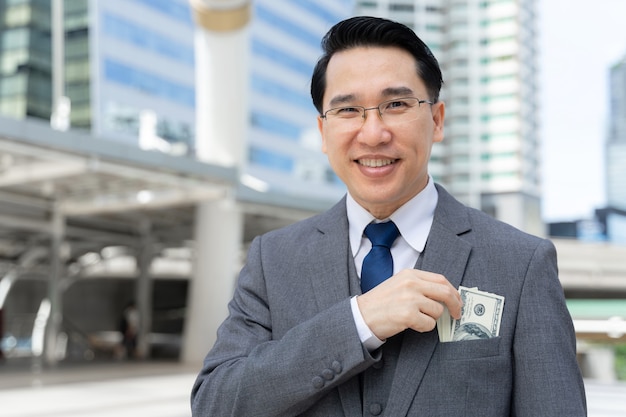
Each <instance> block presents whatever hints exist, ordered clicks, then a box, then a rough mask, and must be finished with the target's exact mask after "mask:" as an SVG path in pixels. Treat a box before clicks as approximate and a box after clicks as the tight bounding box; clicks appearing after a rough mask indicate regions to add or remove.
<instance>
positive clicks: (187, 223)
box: [0, 0, 626, 416]
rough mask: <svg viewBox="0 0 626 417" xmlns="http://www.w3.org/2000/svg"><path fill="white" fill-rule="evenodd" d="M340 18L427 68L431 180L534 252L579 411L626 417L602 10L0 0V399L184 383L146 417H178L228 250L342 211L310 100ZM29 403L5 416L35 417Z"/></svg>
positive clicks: (620, 113)
mask: <svg viewBox="0 0 626 417" xmlns="http://www.w3.org/2000/svg"><path fill="white" fill-rule="evenodd" d="M352 15H375V16H381V17H387V18H391V19H394V20H397V21H400V22H402V23H404V24H406V25H408V26H410V27H411V28H413V29H414V30H415V31H416V32H417V34H418V35H419V36H420V37H421V38H422V39H423V40H424V41H425V42H426V44H428V46H429V47H430V48H431V50H432V51H433V53H434V55H435V56H436V57H437V58H438V60H439V62H440V65H441V67H442V70H443V75H444V81H445V85H444V90H443V92H442V99H443V100H444V101H445V102H446V106H447V117H446V128H445V129H446V138H445V140H444V142H442V143H438V144H435V147H434V149H433V155H432V158H431V162H430V173H431V175H432V176H433V177H434V179H435V181H437V182H439V183H441V184H442V185H443V186H444V187H446V188H447V189H448V191H450V192H451V193H452V194H453V195H454V196H455V197H457V198H458V199H460V200H461V201H463V202H464V203H466V204H468V205H470V206H473V207H476V208H478V209H480V210H483V211H484V212H486V213H488V214H490V215H492V216H494V217H496V218H498V219H501V220H503V221H505V222H508V223H510V224H512V225H514V226H516V227H518V228H520V229H522V230H525V231H527V232H529V233H533V234H537V235H540V236H544V237H549V238H551V239H552V240H553V241H554V242H555V244H556V246H557V249H558V251H559V270H560V278H561V281H562V284H563V287H564V290H565V294H566V297H567V301H568V307H569V309H570V312H571V314H572V317H573V318H574V323H575V327H576V332H577V340H578V352H579V362H580V365H581V369H582V370H583V374H584V376H585V381H586V383H587V384H588V392H589V395H590V405H591V406H594V407H596V409H594V408H593V407H590V411H594V410H595V411H594V412H595V414H594V413H593V412H590V415H597V416H599V415H626V404H624V400H621V402H620V400H619V398H626V394H625V393H626V386H625V385H624V384H625V382H624V381H625V380H626V321H625V318H626V261H624V259H626V25H624V24H623V17H624V16H626V2H623V1H622V0H596V1H595V2H593V4H589V2H587V1H583V0H570V1H565V0H563V1H560V0H316V1H313V0H291V1H288V0H106V1H104V0H46V1H43V0H0V17H1V19H0V337H1V345H0V347H1V349H0V354H1V355H0V356H1V357H0V376H2V378H3V379H4V381H3V383H2V384H0V388H2V389H7V390H10V395H7V399H8V398H13V399H15V398H22V397H20V396H19V395H18V394H17V393H18V389H19V388H20V387H21V388H24V389H25V390H26V391H24V392H23V394H24V395H25V396H31V395H32V392H31V391H30V389H32V387H33V386H36V387H38V388H39V390H40V391H41V387H42V386H48V385H53V386H54V387H57V384H58V383H60V382H62V381H64V380H65V381H66V382H68V381H70V380H71V381H73V382H76V381H77V380H80V381H84V380H88V379H89V378H90V376H91V379H98V378H103V376H102V375H103V374H106V372H107V371H105V370H107V369H115V370H118V371H119V372H120V373H122V374H123V375H124V378H125V379H128V378H130V377H137V378H139V377H148V376H149V377H151V378H153V379H152V380H154V378H156V377H157V374H158V375H161V376H162V375H163V374H167V375H170V377H171V375H172V374H174V375H176V376H180V375H181V374H182V375H184V376H185V377H186V379H185V381H186V382H188V385H187V386H183V387H180V383H179V382H178V386H179V389H181V388H182V391H181V393H180V395H179V396H178V397H175V398H174V399H173V400H172V401H175V402H176V403H177V404H179V403H180V404H182V407H183V411H181V412H180V414H176V412H172V411H171V410H169V411H167V412H165V411H164V410H166V408H162V410H161V411H162V412H165V414H163V415H181V416H183V415H187V414H186V411H184V410H186V402H187V397H188V392H189V390H190V384H191V382H192V381H193V375H194V373H195V372H197V370H198V369H199V367H200V364H201V361H202V358H203V357H204V355H205V354H206V352H207V351H208V350H209V348H210V346H211V345H212V343H213V341H214V339H215V331H216V329H217V326H218V325H219V323H220V322H221V321H222V320H223V318H224V317H225V315H226V303H227V302H228V300H229V299H230V296H231V294H232V289H233V286H234V282H235V279H236V275H237V272H238V270H239V268H240V267H241V264H242V262H243V259H244V256H245V252H246V249H247V246H248V244H249V243H250V242H251V240H252V239H253V238H254V237H255V236H257V235H259V234H261V233H264V232H267V231H269V230H272V229H274V228H277V227H281V226H284V225H287V224H289V223H292V222H294V221H297V220H300V219H303V218H305V217H308V216H310V215H312V214H315V213H318V212H320V211H322V210H325V209H326V208H328V207H330V206H331V205H332V204H334V203H335V202H336V201H337V200H338V199H339V198H341V196H343V194H344V193H345V188H344V186H343V184H342V183H341V182H340V181H339V179H338V178H337V177H336V176H335V174H334V173H333V172H332V170H331V169H330V167H329V165H328V162H327V160H326V157H325V155H323V154H322V152H321V150H320V138H319V134H318V132H317V122H316V117H317V112H316V111H315V109H314V107H313V105H312V104H311V100H310V95H309V87H310V85H309V82H310V75H311V72H312V69H313V66H314V65H315V62H316V60H317V58H318V56H319V55H320V48H319V42H320V39H321V37H322V36H323V35H324V34H325V33H326V31H327V30H328V29H329V28H330V27H331V26H332V25H333V24H334V23H336V22H337V21H339V20H341V19H343V18H346V17H349V16H352ZM96 370H97V371H96ZM70 371H71V372H76V373H72V375H74V376H73V377H65V376H63V375H67V374H65V373H63V372H70ZM5 375H6V376H7V377H6V378H5V377H4V376H5ZM107 375H108V377H107V379H114V378H115V372H112V373H111V374H107ZM9 377H10V378H13V379H10V378H9ZM11 381H14V382H11ZM142 381H143V380H142ZM142 383H145V381H143V382H142ZM163 385H165V386H170V387H171V386H172V383H171V381H170V382H167V381H164V382H163V384H161V385H160V386H163ZM128 390H131V391H132V388H128ZM48 392H50V391H48ZM70 392H72V391H70ZM151 392H152V394H153V395H154V393H155V390H152V391H151ZM170 392H171V391H170ZM2 395H3V393H2V392H1V391H0V398H4V397H2ZM50 395H51V398H56V399H57V400H55V401H53V400H51V401H53V402H55V403H56V404H59V406H62V405H63V401H60V400H59V398H62V395H63V394H60V393H58V392H56V393H55V394H54V396H52V394H50ZM616 398H617V399H616ZM3 401H4V400H3ZM124 401H127V400H124ZM148 402H149V401H148ZM613 402H614V404H615V405H611V404H613ZM27 403H28V401H24V400H21V402H20V403H19V404H20V405H19V406H18V405H15V414H11V415H45V414H41V412H42V411H41V410H40V411H37V412H35V411H32V413H31V414H28V413H27V411H24V413H23V414H19V410H26V408H25V407H28V404H27ZM15 404H17V403H15ZM31 406H32V404H31ZM86 407H88V406H86ZM620 407H623V408H620ZM18 408H19V409H18ZM618 408H620V410H618V411H617V414H611V413H612V412H613V410H614V409H615V410H617V409H618ZM9 409H10V407H9ZM86 409H88V408H85V409H83V410H82V411H81V412H79V413H82V414H80V415H86V414H84V413H85V410H86ZM600 409H602V411H599V410H600ZM621 411H624V413H623V414H622V413H621ZM602 412H603V413H604V414H602ZM60 413H61V414H63V412H60ZM106 413H107V412H104V414H97V415H112V414H106ZM146 413H147V412H146ZM61 414H57V415H61ZM63 415H69V414H68V413H67V412H65V414H63ZM77 415H78V414H77ZM90 415H92V414H90ZM93 415H96V414H93ZM115 415H118V416H120V415H122V414H120V413H119V410H118V411H116V413H115ZM129 415H130V414H129ZM133 415H135V416H137V415H141V412H140V411H138V409H133ZM146 415H153V416H154V415H159V414H155V411H154V410H152V411H150V413H149V414H146Z"/></svg>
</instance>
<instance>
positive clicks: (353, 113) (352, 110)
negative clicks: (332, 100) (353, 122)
mask: <svg viewBox="0 0 626 417" xmlns="http://www.w3.org/2000/svg"><path fill="white" fill-rule="evenodd" d="M331 113H332V114H333V115H335V116H338V117H345V118H348V117H357V116H359V115H360V114H361V109H360V108H359V107H340V108H338V109H334V110H333V111H332V112H331Z"/></svg>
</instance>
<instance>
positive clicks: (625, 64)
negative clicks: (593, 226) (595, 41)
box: [606, 56, 626, 210]
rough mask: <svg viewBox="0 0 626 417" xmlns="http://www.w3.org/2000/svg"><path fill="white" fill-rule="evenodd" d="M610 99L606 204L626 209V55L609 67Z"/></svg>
mask: <svg viewBox="0 0 626 417" xmlns="http://www.w3.org/2000/svg"><path fill="white" fill-rule="evenodd" d="M609 99H610V101H609V132H608V139H607V144H606V196H607V205H608V206H609V207H613V208H616V209H620V210H626V56H624V58H623V59H622V60H621V61H619V62H617V63H616V64H615V65H613V67H611V69H610V74H609Z"/></svg>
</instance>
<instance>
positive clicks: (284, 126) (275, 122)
mask: <svg viewBox="0 0 626 417" xmlns="http://www.w3.org/2000/svg"><path fill="white" fill-rule="evenodd" d="M250 118H251V122H252V126H253V127H256V128H259V129H262V130H265V131H267V132H270V133H273V134H276V135H279V136H282V137H284V138H285V139H290V140H297V139H298V138H299V137H300V131H301V128H300V126H296V125H294V124H293V123H291V122H288V121H287V120H285V119H281V118H278V117H275V116H271V115H269V114H264V113H259V112H255V111H253V112H252V114H251V115H250Z"/></svg>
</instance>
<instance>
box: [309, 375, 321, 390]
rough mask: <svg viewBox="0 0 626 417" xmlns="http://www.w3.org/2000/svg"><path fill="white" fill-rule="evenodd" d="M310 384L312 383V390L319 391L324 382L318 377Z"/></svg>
mask: <svg viewBox="0 0 626 417" xmlns="http://www.w3.org/2000/svg"><path fill="white" fill-rule="evenodd" d="M311 382H312V383H313V388H317V389H320V388H322V387H323V386H324V380H323V379H322V378H321V377H319V376H316V377H314V378H313V379H312V380H311Z"/></svg>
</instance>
